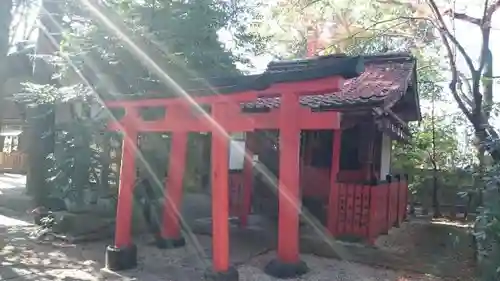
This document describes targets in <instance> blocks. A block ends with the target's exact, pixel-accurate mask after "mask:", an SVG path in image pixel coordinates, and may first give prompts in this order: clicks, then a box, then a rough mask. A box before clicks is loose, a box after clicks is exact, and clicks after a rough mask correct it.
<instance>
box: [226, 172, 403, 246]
mask: <svg viewBox="0 0 500 281" xmlns="http://www.w3.org/2000/svg"><path fill="white" fill-rule="evenodd" d="M243 180H244V178H243V174H242V173H241V172H233V173H229V187H230V194H229V196H230V198H229V207H230V215H231V216H237V217H241V216H242V215H243V214H244V213H245V212H248V211H249V210H244V207H243V206H244V205H243V200H244V198H243ZM337 185H338V189H339V193H338V194H339V196H338V201H337V204H335V205H336V207H337V208H338V209H337V212H333V213H336V214H337V217H336V218H334V220H333V221H334V225H332V227H333V228H334V229H330V232H331V233H332V234H333V235H334V236H336V237H339V236H345V235H349V236H355V237H359V238H362V239H364V240H366V241H368V242H369V243H372V244H373V243H374V242H375V239H376V238H377V237H378V236H380V235H381V234H387V233H388V231H389V230H390V229H391V228H392V227H395V226H396V227H397V226H399V225H400V224H401V223H402V222H403V220H404V219H406V215H407V213H406V207H407V203H408V180H407V176H403V177H402V176H399V175H397V176H394V177H390V176H388V177H387V181H383V182H378V183H374V184H362V183H337ZM329 213H330V212H329Z"/></svg>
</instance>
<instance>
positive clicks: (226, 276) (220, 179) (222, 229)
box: [205, 103, 238, 280]
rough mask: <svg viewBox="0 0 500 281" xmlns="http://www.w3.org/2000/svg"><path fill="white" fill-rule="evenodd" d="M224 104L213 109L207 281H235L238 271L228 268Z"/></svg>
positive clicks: (227, 154) (227, 157)
mask: <svg viewBox="0 0 500 281" xmlns="http://www.w3.org/2000/svg"><path fill="white" fill-rule="evenodd" d="M226 110H227V104H226V103H218V104H214V105H213V106H212V117H213V119H214V120H215V122H216V123H217V126H212V128H213V129H212V155H211V160H212V249H213V267H212V268H211V269H209V270H208V271H207V272H206V273H205V279H206V280H238V271H237V270H236V269H235V268H234V267H232V266H230V264H229V139H228V135H227V132H226V131H224V129H223V127H224V123H226V122H227V120H226V116H225V115H226V113H227V111H226Z"/></svg>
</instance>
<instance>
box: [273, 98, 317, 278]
mask: <svg viewBox="0 0 500 281" xmlns="http://www.w3.org/2000/svg"><path fill="white" fill-rule="evenodd" d="M299 106H300V105H299V97H298V96H297V95H295V94H292V93H289V94H284V95H281V105H280V117H279V126H280V127H279V128H280V140H279V147H280V162H279V167H280V169H279V187H278V197H279V223H278V228H279V230H278V257H277V259H274V260H272V261H271V262H270V263H269V264H267V265H266V267H265V269H264V271H265V272H266V273H267V274H269V275H271V276H274V277H277V278H292V277H295V276H299V275H302V274H304V273H306V272H307V271H308V267H307V265H306V263H305V262H303V261H301V260H300V257H299V212H300V208H301V207H300V206H301V204H300V189H299V182H300V176H299V173H300V171H299V152H300V129H299V127H298V120H297V112H298V111H299Z"/></svg>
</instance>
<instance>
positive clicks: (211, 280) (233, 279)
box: [203, 266, 240, 281]
mask: <svg viewBox="0 0 500 281" xmlns="http://www.w3.org/2000/svg"><path fill="white" fill-rule="evenodd" d="M203 277H204V278H205V280H206V281H238V280H239V279H240V275H239V273H238V270H236V268H235V267H232V266H230V267H229V269H228V270H227V271H224V272H216V271H214V270H213V268H209V269H207V270H206V271H205V273H204V274H203Z"/></svg>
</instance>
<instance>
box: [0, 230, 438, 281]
mask: <svg viewBox="0 0 500 281" xmlns="http://www.w3.org/2000/svg"><path fill="white" fill-rule="evenodd" d="M31 230H33V227H31V226H18V227H16V226H10V227H5V228H3V229H1V230H0V231H1V237H2V239H3V240H4V242H5V246H4V247H3V249H2V250H1V251H0V261H1V266H0V277H1V278H0V279H1V280H9V281H21V280H25V281H26V280H33V281H35V280H36V281H45V280H54V281H55V280H61V281H62V280H65V281H70V280H74V281H77V280H78V281H94V280H115V281H118V280H141V281H157V280H158V281H160V280H162V281H165V280H169V281H193V280H202V275H203V271H204V269H205V268H206V267H208V266H209V265H210V262H209V261H210V259H209V256H210V252H211V251H210V244H211V243H210V237H206V236H196V237H194V241H196V243H193V242H192V243H191V244H190V246H188V247H185V248H180V249H175V250H167V251H166V250H158V249H156V248H154V247H152V246H149V245H148V242H149V240H150V238H149V237H139V238H137V239H136V242H137V244H138V247H139V267H138V268H137V269H134V270H131V271H128V272H125V273H122V274H121V275H109V274H106V275H104V276H105V277H103V276H102V275H101V274H100V273H99V271H100V269H101V268H102V266H103V259H104V247H105V245H106V244H107V243H105V242H99V243H89V244H86V245H69V244H65V243H57V242H55V241H53V242H50V243H43V244H41V243H35V242H34V241H32V240H30V239H28V238H27V233H28V232H29V231H31ZM193 244H197V246H198V248H197V247H195V246H192V245H193ZM233 248H237V245H233ZM239 254H240V255H241V254H242V253H239ZM232 257H233V258H240V259H244V258H242V257H237V256H236V255H233V256H232ZM274 257H275V253H274V252H269V253H267V254H263V255H259V256H257V257H253V258H248V259H247V260H246V261H245V262H243V263H242V264H241V265H240V266H239V267H238V270H239V272H240V280H241V281H247V280H248V281H250V280H259V281H268V280H269V281H272V280H278V279H275V278H271V277H269V276H267V275H266V274H264V273H263V272H262V268H263V267H264V266H265V264H266V263H267V262H268V261H269V260H271V259H272V258H274ZM302 258H303V260H304V261H305V262H306V263H307V264H308V265H309V267H310V269H311V271H310V272H309V273H308V274H306V275H304V276H302V277H301V278H298V279H290V280H292V281H293V280H317V281H319V280H324V281H350V280H353V281H354V280H367V281H379V280H380V281H382V280H384V281H438V280H442V279H439V278H433V277H429V276H423V275H415V274H413V275H412V274H407V273H404V272H396V271H392V270H386V269H381V268H373V267H369V266H365V265H360V264H356V263H349V262H344V261H338V260H332V259H325V258H319V257H315V256H310V255H304V256H303V257H302Z"/></svg>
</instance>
